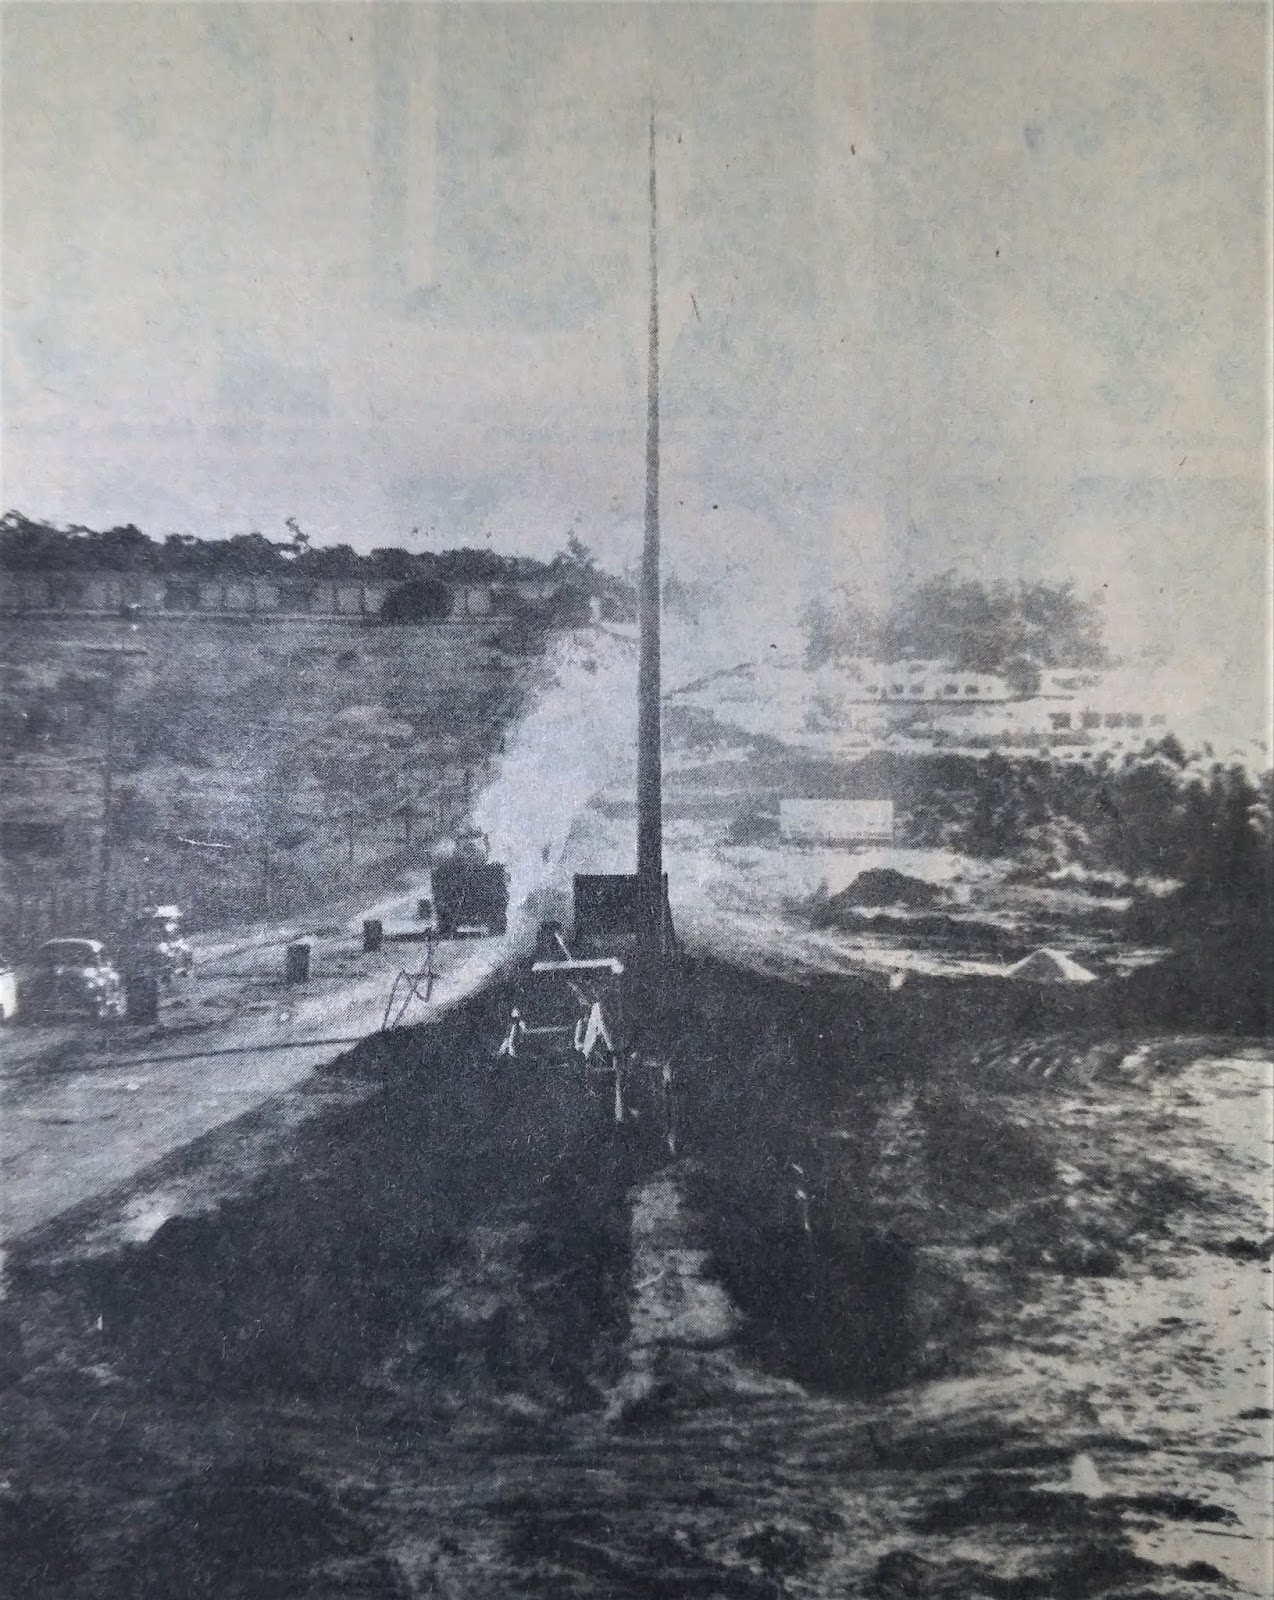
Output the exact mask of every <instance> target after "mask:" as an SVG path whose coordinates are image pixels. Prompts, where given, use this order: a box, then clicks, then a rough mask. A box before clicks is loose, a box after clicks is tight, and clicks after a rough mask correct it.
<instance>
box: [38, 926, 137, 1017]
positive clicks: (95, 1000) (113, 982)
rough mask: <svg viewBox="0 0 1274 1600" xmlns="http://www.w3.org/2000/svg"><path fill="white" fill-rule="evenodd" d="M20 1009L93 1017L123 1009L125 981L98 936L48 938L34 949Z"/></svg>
mask: <svg viewBox="0 0 1274 1600" xmlns="http://www.w3.org/2000/svg"><path fill="white" fill-rule="evenodd" d="M21 1002H22V1012H23V1015H24V1016H25V1017H27V1018H28V1019H34V1018H37V1017H82V1016H89V1017H96V1018H97V1019H98V1021H106V1020H107V1019H109V1018H112V1017H122V1016H123V1015H124V1013H125V1009H126V1007H125V1001H124V984H123V981H122V979H121V978H120V975H119V973H118V972H117V971H116V970H115V967H114V966H113V965H112V964H111V962H110V960H109V959H108V957H107V955H106V951H105V949H104V948H103V946H102V944H101V942H100V940H97V939H49V940H48V941H47V942H46V943H44V944H42V945H41V946H40V948H39V949H38V950H37V951H36V954H35V961H34V963H33V965H32V968H31V971H30V974H29V975H28V977H27V978H26V980H25V982H24V984H23V986H22V993H21Z"/></svg>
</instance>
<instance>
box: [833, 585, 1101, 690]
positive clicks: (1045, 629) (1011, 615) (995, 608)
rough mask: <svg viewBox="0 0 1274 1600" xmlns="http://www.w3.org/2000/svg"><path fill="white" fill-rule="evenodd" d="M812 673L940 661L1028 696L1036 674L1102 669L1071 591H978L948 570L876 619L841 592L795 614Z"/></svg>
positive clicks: (1092, 613) (1087, 617) (1094, 632)
mask: <svg viewBox="0 0 1274 1600" xmlns="http://www.w3.org/2000/svg"><path fill="white" fill-rule="evenodd" d="M804 623H805V634H806V659H807V664H808V665H809V666H811V667H821V666H823V665H825V664H826V663H828V662H836V661H845V660H849V659H851V658H853V657H856V656H869V657H872V658H874V659H876V660H881V661H897V660H901V659H903V658H905V657H909V656H918V657H923V658H935V657H937V658H942V659H945V660H949V661H950V662H951V663H952V664H953V665H954V666H956V667H958V668H961V669H967V670H969V671H974V672H1002V673H1004V674H1005V676H1006V677H1008V678H1009V680H1010V683H1011V684H1012V685H1013V686H1015V687H1017V688H1018V689H1019V692H1023V693H1030V692H1031V691H1032V690H1033V688H1034V687H1035V686H1036V685H1037V684H1038V673H1039V670H1040V668H1042V667H1098V666H1102V665H1103V664H1104V663H1105V661H1106V652H1105V649H1104V647H1103V645H1102V628H1101V609H1100V606H1099V604H1098V603H1097V602H1096V601H1095V600H1084V599H1081V598H1080V596H1079V595H1078V594H1076V592H1075V586H1074V584H1073V583H1045V582H1043V581H1041V580H1034V581H1030V582H1027V581H1021V582H1018V583H1004V582H997V583H991V584H985V583H981V582H978V581H977V580H976V579H961V578H957V576H956V575H955V573H953V572H947V573H944V574H942V575H941V576H940V577H936V578H930V579H927V580H925V581H924V582H923V583H918V584H915V585H913V586H912V587H910V588H908V589H906V590H905V591H904V592H903V593H901V594H900V595H899V596H898V597H897V598H896V599H895V600H893V601H892V603H891V604H890V605H889V606H888V607H887V608H886V610H884V611H883V612H879V611H877V610H875V609H874V608H873V607H871V606H870V605H868V604H867V603H866V602H865V601H864V600H863V599H862V597H861V596H860V595H858V594H857V593H856V592H854V591H853V590H850V589H842V590H840V591H838V592H836V593H834V594H833V595H832V596H831V597H830V598H828V597H820V598H817V599H815V600H813V601H811V602H810V604H809V605H808V606H807V607H806V609H805V614H804Z"/></svg>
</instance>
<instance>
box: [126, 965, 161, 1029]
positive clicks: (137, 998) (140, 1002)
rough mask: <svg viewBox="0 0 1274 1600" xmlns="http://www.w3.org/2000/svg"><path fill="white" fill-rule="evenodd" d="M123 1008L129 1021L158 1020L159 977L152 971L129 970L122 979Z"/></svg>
mask: <svg viewBox="0 0 1274 1600" xmlns="http://www.w3.org/2000/svg"><path fill="white" fill-rule="evenodd" d="M124 1010H125V1015H126V1016H127V1018H128V1020H129V1021H130V1022H158V1021H159V979H158V977H157V976H156V975H155V973H153V972H130V973H129V974H128V975H127V976H126V977H125V979H124Z"/></svg>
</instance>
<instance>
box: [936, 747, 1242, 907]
mask: <svg viewBox="0 0 1274 1600" xmlns="http://www.w3.org/2000/svg"><path fill="white" fill-rule="evenodd" d="M941 764H942V767H943V781H941V782H936V783H935V782H930V783H928V784H926V786H925V796H924V799H923V800H918V801H917V802H916V803H915V804H914V805H913V807H912V808H911V810H910V814H909V816H908V819H907V834H908V842H909V843H914V844H919V845H945V846H947V847H949V848H951V849H954V850H959V851H961V852H963V853H965V854H967V855H972V856H1012V857H1015V858H1017V859H1018V860H1019V862H1020V863H1021V866H1022V869H1023V870H1024V871H1026V872H1028V873H1030V872H1039V873H1043V872H1048V871H1059V870H1064V869H1066V868H1068V867H1079V868H1082V869H1085V870H1087V871H1089V872H1096V873H1101V872H1115V873H1118V874H1121V875H1123V876H1125V877H1127V878H1128V879H1129V880H1131V882H1132V883H1133V885H1134V886H1142V887H1145V888H1150V887H1152V886H1153V887H1154V888H1156V889H1161V890H1162V889H1167V888H1169V886H1176V892H1175V895H1171V896H1168V897H1166V898H1165V897H1163V896H1162V895H1161V896H1160V898H1161V899H1164V903H1165V905H1167V904H1169V903H1170V904H1171V905H1172V906H1173V907H1175V908H1176V909H1177V910H1178V911H1179V910H1180V909H1181V907H1182V905H1183V904H1188V905H1189V906H1190V907H1192V908H1193V909H1194V910H1196V911H1199V912H1201V913H1204V914H1211V913H1212V912H1216V913H1219V914H1220V913H1223V914H1226V915H1234V914H1237V915H1240V916H1242V917H1244V918H1247V917H1249V916H1252V917H1259V918H1261V919H1267V918H1268V916H1269V911H1270V903H1271V892H1272V882H1271V806H1272V804H1274V794H1272V792H1271V783H1272V779H1271V774H1270V773H1266V774H1264V775H1263V776H1262V777H1260V778H1256V777H1253V776H1252V774H1251V773H1249V772H1248V771H1247V769H1246V768H1245V767H1243V766H1241V765H1237V764H1236V765H1232V766H1225V765H1223V764H1222V763H1220V762H1216V761H1212V760H1210V759H1209V758H1207V757H1206V756H1201V755H1195V756H1187V754H1186V752H1185V751H1184V750H1183V749H1182V747H1181V745H1180V744H1179V743H1178V742H1177V741H1176V740H1175V739H1174V738H1172V737H1171V736H1169V737H1168V738H1165V739H1162V740H1160V741H1158V742H1157V743H1151V744H1147V745H1146V747H1145V749H1144V750H1143V751H1142V752H1140V753H1139V754H1129V755H1126V756H1125V757H1124V758H1123V759H1122V760H1116V759H1115V758H1113V757H1110V756H1102V757H1099V758H1098V759H1097V760H1096V761H1094V762H1091V763H1087V764H1081V763H1078V762H1062V761H1051V760H1048V759H1028V760H1013V761H1010V760H1006V759H1005V758H1004V757H1003V756H1001V755H999V754H998V753H993V754H992V755H990V756H988V757H986V758H985V759H982V760H978V759H976V758H972V757H945V758H941ZM1153 898H1154V897H1153V896H1150V897H1148V900H1149V899H1153Z"/></svg>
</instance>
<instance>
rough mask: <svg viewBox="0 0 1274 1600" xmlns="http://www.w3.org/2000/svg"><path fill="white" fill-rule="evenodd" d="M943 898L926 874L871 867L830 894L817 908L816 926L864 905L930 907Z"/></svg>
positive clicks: (833, 922)
mask: <svg viewBox="0 0 1274 1600" xmlns="http://www.w3.org/2000/svg"><path fill="white" fill-rule="evenodd" d="M941 900H942V890H941V889H939V888H936V887H935V886H934V885H933V884H932V883H926V882H925V881H924V879H923V878H913V877H910V876H909V875H908V874H907V873H905V872H899V871H897V870H896V869H895V868H894V867H868V868H867V869H866V870H865V871H863V872H860V873H859V874H858V876H857V877H856V878H855V879H854V881H853V883H851V884H850V885H849V886H848V887H847V888H845V889H842V890H841V891H840V893H839V894H834V895H832V896H830V897H829V898H828V899H827V900H825V901H823V902H822V904H821V905H820V906H819V907H818V908H817V910H816V913H815V926H817V927H834V926H836V925H837V924H838V923H840V922H841V921H842V919H843V918H844V917H845V915H846V914H847V913H848V914H850V920H853V919H852V913H853V912H855V911H857V910H859V909H860V908H862V907H864V906H901V907H903V908H904V909H905V910H908V911H922V910H927V909H928V908H929V907H930V906H935V905H938V904H939V903H940V902H941Z"/></svg>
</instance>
